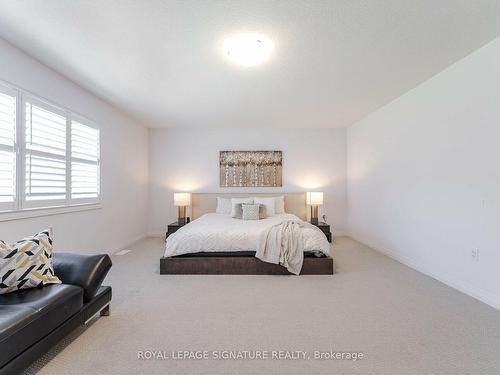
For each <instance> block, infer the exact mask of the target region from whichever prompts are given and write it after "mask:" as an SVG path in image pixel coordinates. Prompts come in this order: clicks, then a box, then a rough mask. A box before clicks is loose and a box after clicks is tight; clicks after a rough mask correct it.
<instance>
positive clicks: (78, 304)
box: [0, 285, 83, 367]
mask: <svg viewBox="0 0 500 375" xmlns="http://www.w3.org/2000/svg"><path fill="white" fill-rule="evenodd" d="M82 306H83V289H82V288H80V287H77V286H74V285H48V286H46V287H44V288H40V289H25V290H19V291H16V292H12V293H9V294H3V295H0V348H2V350H0V367H1V366H3V365H4V364H6V363H7V362H9V361H10V360H11V359H12V358H14V357H15V356H16V355H18V354H19V353H20V352H22V351H23V350H25V349H26V348H28V347H29V346H31V345H33V344H34V343H35V342H37V341H38V340H40V339H41V338H42V337H44V336H45V335H47V334H48V333H50V332H51V331H53V330H54V329H55V328H57V327H58V326H59V325H60V324H62V323H63V322H64V321H65V320H67V319H68V318H70V317H71V316H72V315H74V314H75V313H77V312H78V311H79V310H80V309H81V308H82Z"/></svg>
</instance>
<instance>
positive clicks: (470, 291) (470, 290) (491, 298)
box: [349, 233, 500, 310]
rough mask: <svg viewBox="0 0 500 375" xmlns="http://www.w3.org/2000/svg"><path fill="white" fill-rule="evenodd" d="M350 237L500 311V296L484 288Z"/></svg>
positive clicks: (410, 258)
mask: <svg viewBox="0 0 500 375" xmlns="http://www.w3.org/2000/svg"><path fill="white" fill-rule="evenodd" d="M349 237H351V238H352V239H353V240H356V241H358V242H361V243H362V244H364V245H366V246H368V247H370V248H372V249H374V250H376V251H378V252H380V253H382V254H384V255H386V256H388V257H389V258H392V259H394V260H396V261H398V262H399V263H402V264H404V265H406V266H408V267H410V268H413V269H414V270H416V271H419V272H422V273H423V274H425V275H427V276H430V277H432V278H433V279H436V280H438V281H440V282H442V283H444V284H446V285H448V286H450V287H452V288H454V289H456V290H458V291H460V292H462V293H465V294H467V295H468V296H471V297H473V298H475V299H477V300H479V301H481V302H484V303H486V304H487V305H489V306H491V307H494V308H495V309H497V310H500V296H497V295H496V294H493V293H491V292H488V291H486V290H484V289H482V288H478V287H476V286H474V285H471V284H469V283H468V282H465V281H463V280H459V279H457V278H455V277H453V276H450V275H449V274H447V273H446V272H443V271H442V270H437V269H435V268H434V267H432V266H431V265H429V264H427V263H425V262H422V261H419V260H417V259H415V258H412V257H409V256H406V255H402V254H399V253H397V252H395V251H393V250H390V249H386V248H384V247H383V246H380V245H378V244H375V243H373V242H372V241H370V240H367V239H365V238H362V237H361V236H357V235H354V234H353V233H350V234H349Z"/></svg>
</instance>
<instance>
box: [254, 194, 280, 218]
mask: <svg viewBox="0 0 500 375" xmlns="http://www.w3.org/2000/svg"><path fill="white" fill-rule="evenodd" d="M274 202H275V201H274V197H270V198H260V197H254V198H253V203H254V204H262V205H263V206H266V214H267V216H268V217H269V216H274V215H276V213H275V208H274V207H275V206H274V204H275V203H274Z"/></svg>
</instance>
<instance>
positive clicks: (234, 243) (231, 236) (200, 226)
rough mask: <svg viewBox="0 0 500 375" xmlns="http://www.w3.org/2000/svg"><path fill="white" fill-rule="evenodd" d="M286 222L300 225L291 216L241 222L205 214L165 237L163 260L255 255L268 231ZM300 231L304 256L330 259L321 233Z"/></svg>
mask: <svg viewBox="0 0 500 375" xmlns="http://www.w3.org/2000/svg"><path fill="white" fill-rule="evenodd" d="M287 220H294V221H301V220H300V219H299V218H298V217H297V216H295V215H292V214H281V215H275V216H271V217H269V218H266V219H262V220H241V219H233V218H232V217H231V216H230V215H224V214H216V213H209V214H205V215H203V216H201V217H200V218H198V219H196V220H193V221H192V222H191V223H189V224H187V225H185V226H183V227H182V228H180V229H179V230H177V231H176V232H175V233H173V234H171V235H170V236H169V237H168V239H167V242H166V248H165V256H166V257H171V256H179V255H184V254H193V253H202V252H203V253H214V252H215V253H216V252H219V253H221V252H224V253H227V252H255V251H256V250H257V249H258V248H259V244H260V243H261V241H262V237H263V235H265V233H267V231H268V230H269V228H271V227H272V226H275V225H279V224H280V223H282V222H283V221H287ZM301 230H302V235H303V238H304V251H305V252H312V253H320V254H323V255H325V256H329V255H330V244H329V243H328V241H327V239H326V237H325V235H324V234H323V232H321V230H319V229H318V228H316V227H313V226H310V227H307V228H301ZM242 254H243V253H242ZM205 255H206V254H205Z"/></svg>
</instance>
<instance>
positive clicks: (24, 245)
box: [0, 228, 61, 294]
mask: <svg viewBox="0 0 500 375" xmlns="http://www.w3.org/2000/svg"><path fill="white" fill-rule="evenodd" d="M60 283H61V280H59V278H58V277H57V276H55V275H54V267H53V265H52V228H50V229H47V230H44V231H42V232H40V233H37V234H36V235H34V236H32V237H27V238H24V239H22V240H21V241H18V242H16V243H15V244H13V245H8V244H6V243H5V242H4V241H0V294H6V293H10V292H13V291H16V290H19V289H27V288H35V287H42V286H44V285H47V284H60Z"/></svg>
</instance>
